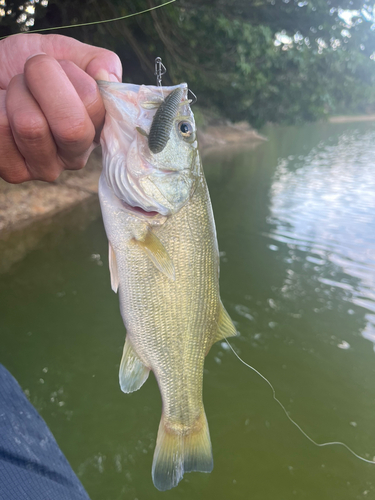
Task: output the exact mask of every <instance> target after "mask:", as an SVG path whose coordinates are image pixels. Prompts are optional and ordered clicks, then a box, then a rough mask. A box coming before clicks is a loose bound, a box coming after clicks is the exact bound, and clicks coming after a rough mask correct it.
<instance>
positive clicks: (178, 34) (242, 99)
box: [0, 0, 375, 126]
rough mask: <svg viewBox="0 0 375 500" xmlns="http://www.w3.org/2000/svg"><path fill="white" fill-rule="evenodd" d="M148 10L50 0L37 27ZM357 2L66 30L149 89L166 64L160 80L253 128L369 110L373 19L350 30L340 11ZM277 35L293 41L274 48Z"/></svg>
mask: <svg viewBox="0 0 375 500" xmlns="http://www.w3.org/2000/svg"><path fill="white" fill-rule="evenodd" d="M6 1H7V3H8V4H9V2H10V0H6ZM15 1H18V0H14V1H13V4H14V5H15V6H16V4H15V3H14V2H15ZM160 3H161V1H160ZM153 5H154V4H153V2H152V1H151V0H133V1H130V0H127V1H125V0H108V1H106V2H100V1H99V0H84V1H81V2H79V5H78V4H77V2H76V1H73V0H65V1H64V2H61V1H58V0H51V1H50V4H49V6H48V8H46V9H41V8H39V9H38V10H37V19H36V25H35V27H36V28H37V27H47V26H51V25H52V26H56V25H59V24H72V23H77V22H90V21H96V20H99V19H108V18H111V17H118V16H122V15H126V14H129V13H134V12H138V11H141V10H144V9H146V8H148V7H151V6H153ZM363 6H364V3H363V1H360V0H306V1H304V0H226V1H223V0H186V1H184V0H178V1H177V2H176V3H175V4H173V5H170V6H168V7H165V8H162V9H159V10H155V11H153V12H151V13H148V14H144V15H142V16H139V17H135V18H132V19H129V20H125V21H121V22H116V23H111V24H103V25H101V26H95V27H84V28H79V29H76V30H69V31H67V32H66V31H63V32H62V33H63V34H68V35H70V36H74V37H76V38H78V39H81V40H82V41H85V42H88V43H94V44H97V45H101V46H105V47H107V48H110V49H112V50H115V51H116V52H117V53H118V54H119V55H120V57H121V58H122V61H123V65H124V81H132V82H143V83H154V82H155V80H154V75H153V70H154V68H153V61H154V58H155V57H156V56H161V57H162V58H163V62H164V63H165V65H166V66H167V68H168V73H167V75H166V76H165V78H164V83H166V84H168V83H178V82H180V81H187V82H188V83H189V86H190V87H191V88H192V89H193V91H194V92H195V93H196V94H197V95H198V97H199V105H200V107H201V109H202V108H205V107H206V108H209V109H211V110H212V109H213V110H216V112H218V113H220V115H221V116H223V117H225V118H227V119H230V120H232V121H239V120H248V121H249V122H250V123H251V124H252V125H255V126H260V125H262V124H264V123H265V122H268V121H272V122H278V123H281V122H286V123H294V122H298V121H306V120H308V121H311V120H316V119H318V118H321V117H324V116H326V115H327V114H337V113H363V112H368V111H373V110H375V90H374V89H375V61H373V60H371V59H370V56H371V54H372V51H374V50H375V44H374V37H375V34H374V31H372V30H371V29H370V25H371V23H370V22H366V20H365V19H366V16H364V15H362V14H361V12H359V11H358V12H352V13H353V18H352V25H351V26H347V25H346V24H345V22H344V21H343V19H342V18H340V17H339V15H338V13H339V9H345V8H348V9H352V10H353V9H361V8H363ZM364 8H365V10H366V9H367V10H366V12H367V13H368V16H373V13H372V11H371V8H370V7H369V6H366V5H365V7H364ZM368 16H367V17H368ZM10 21H11V19H10V18H5V19H3V21H1V22H0V35H1V34H3V33H2V30H3V32H4V34H6V33H9V32H15V31H17V29H18V28H19V25H17V23H15V19H14V16H13V24H12V22H10ZM374 26H375V25H374ZM2 27H3V28H2ZM343 29H345V30H346V32H345V31H342V30H343ZM281 32H282V33H283V34H284V35H289V37H293V36H294V35H295V34H296V33H297V35H298V36H297V37H296V38H295V41H294V43H282V42H280V43H279V44H276V45H275V36H276V34H277V33H281ZM348 33H349V35H348ZM203 121H204V120H203Z"/></svg>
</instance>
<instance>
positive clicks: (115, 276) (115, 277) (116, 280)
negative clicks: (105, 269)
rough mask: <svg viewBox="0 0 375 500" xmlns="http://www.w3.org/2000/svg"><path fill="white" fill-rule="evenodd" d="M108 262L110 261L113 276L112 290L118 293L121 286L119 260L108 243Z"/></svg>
mask: <svg viewBox="0 0 375 500" xmlns="http://www.w3.org/2000/svg"><path fill="white" fill-rule="evenodd" d="M108 261H109V272H110V275H111V288H112V290H113V291H114V292H115V293H117V290H118V285H119V278H118V270H117V260H116V255H115V252H114V250H113V247H112V245H111V243H110V242H108Z"/></svg>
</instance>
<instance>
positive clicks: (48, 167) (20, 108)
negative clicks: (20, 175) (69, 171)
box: [6, 75, 64, 181]
mask: <svg viewBox="0 0 375 500" xmlns="http://www.w3.org/2000/svg"><path fill="white" fill-rule="evenodd" d="M6 109H7V115H8V117H9V126H10V130H11V132H12V134H13V140H14V142H15V145H16V146H17V148H18V152H17V153H18V154H15V152H14V148H13V154H12V155H11V157H12V158H14V160H13V162H14V164H15V165H17V168H18V170H19V171H21V170H24V171H25V170H27V171H28V174H29V175H31V177H32V178H33V179H39V180H44V181H54V180H56V179H57V177H58V176H59V175H60V173H61V171H62V170H63V167H64V165H63V162H62V161H61V160H60V158H58V156H57V148H56V144H55V142H54V140H53V137H52V134H51V131H50V129H49V126H48V123H47V120H46V118H45V116H44V114H43V112H42V111H41V109H40V107H39V105H38V103H37V102H36V101H35V99H34V97H33V96H32V94H31V92H30V91H29V89H28V88H27V87H26V84H25V79H24V75H17V76H15V77H14V78H13V79H12V81H11V82H10V84H9V86H8V90H7V99H6Z"/></svg>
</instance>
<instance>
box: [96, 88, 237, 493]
mask: <svg viewBox="0 0 375 500" xmlns="http://www.w3.org/2000/svg"><path fill="white" fill-rule="evenodd" d="M100 89H101V92H102V96H103V100H104V103H105V106H106V110H107V114H106V123H105V126H104V129H103V133H102V139H101V140H102V146H103V173H102V175H101V178H100V183H99V196H100V202H101V207H102V213H103V220H104V224H105V228H106V232H107V236H108V240H109V244H110V250H109V262H110V270H111V284H112V288H113V289H114V290H115V291H117V290H118V292H119V298H120V310H121V314H122V317H123V320H124V324H125V327H126V332H127V335H126V341H125V346H124V353H123V358H122V360H121V365H120V385H121V388H122V390H123V391H124V392H133V391H134V390H137V389H139V388H140V387H141V386H142V384H143V383H144V382H145V381H146V379H147V377H148V374H149V371H150V370H152V371H153V372H154V374H155V377H156V380H157V382H158V385H159V389H160V393H161V397H162V403H163V411H162V417H161V421H160V425H159V431H158V438H157V442H156V448H155V453H154V460H153V467H152V476H153V481H154V484H155V486H156V487H157V488H158V489H160V490H166V489H170V488H172V487H174V486H176V485H177V484H178V482H179V481H180V480H181V479H182V477H183V474H184V472H190V471H194V470H195V471H202V472H210V471H211V470H212V467H213V460H212V450H211V441H210V436H209V431H208V425H207V420H206V416H205V412H204V407H203V401H202V391H203V365H204V358H205V356H206V354H207V353H208V351H209V349H210V347H211V345H212V344H213V343H214V342H216V341H217V340H219V339H220V338H224V337H228V336H231V335H235V333H236V331H235V328H234V326H233V324H232V322H231V320H230V318H229V316H228V314H227V313H226V311H225V309H224V307H223V305H222V303H221V300H220V294H219V252H218V246H217V239H216V230H215V222H214V218H213V213H212V208H211V202H210V197H209V193H208V189H207V185H206V181H205V178H204V174H203V170H202V167H201V163H200V158H199V153H198V149H197V141H196V137H195V123H194V117H193V115H192V113H191V110H190V107H189V104H188V101H187V99H186V95H187V87H186V84H181V85H179V86H177V87H167V88H164V89H163V92H164V93H165V94H166V95H167V96H172V98H170V99H169V100H168V97H166V99H165V101H164V102H163V103H162V104H160V97H159V95H160V94H159V92H160V89H159V88H158V89H157V88H155V87H151V86H150V87H146V86H136V85H130V84H112V83H106V82H101V83H100ZM176 90H178V92H176ZM176 95H177V96H178V100H177V103H176V97H175V96H176ZM150 102H151V104H152V102H155V106H154V107H157V106H158V105H159V106H164V107H167V108H168V102H170V103H171V104H170V106H171V107H170V108H169V109H165V108H164V109H163V110H162V111H163V113H162V115H161V113H159V114H158V111H156V112H155V109H152V106H150ZM159 109H160V108H159ZM163 115H166V116H168V117H169V118H168V119H171V117H172V119H173V120H172V125H171V126H170V132H169V136H168V137H167V141H166V143H165V145H164V148H163V150H162V151H161V152H159V153H157V154H155V153H153V151H152V150H151V148H150V147H149V144H148V137H147V135H148V132H147V131H149V130H150V129H152V126H153V120H156V119H158V120H160V116H163ZM168 126H169V125H168Z"/></svg>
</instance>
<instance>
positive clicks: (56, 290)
mask: <svg viewBox="0 0 375 500" xmlns="http://www.w3.org/2000/svg"><path fill="white" fill-rule="evenodd" d="M265 133H266V135H267V136H268V137H269V141H268V142H266V143H262V144H260V145H259V146H258V147H256V148H255V149H253V150H250V149H246V148H245V149H243V148H242V149H237V150H226V151H220V152H219V153H216V154H214V153H212V154H210V155H208V156H206V157H205V158H204V165H205V170H206V173H207V178H208V183H209V187H210V191H211V196H212V202H213V207H214V212H215V216H216V222H217V231H218V239H219V245H220V249H221V252H222V259H221V290H222V292H221V293H222V298H223V301H224V304H225V306H226V308H227V310H228V311H229V313H230V314H231V316H232V318H233V320H234V321H235V322H236V325H237V327H238V330H239V331H240V334H241V335H240V337H238V338H236V339H234V340H232V345H234V346H235V348H236V350H237V352H238V353H239V354H240V355H241V356H242V357H243V359H244V360H246V361H247V362H248V363H251V364H252V365H253V366H255V367H256V368H257V369H258V370H260V371H261V372H262V373H263V374H264V375H265V376H266V377H268V378H269V379H270V380H271V382H272V383H273V384H274V386H275V389H276V393H277V396H278V397H279V398H280V399H281V401H282V402H283V403H284V404H285V406H286V408H287V410H288V411H289V412H290V415H291V416H292V417H293V418H294V419H295V420H297V422H298V423H299V424H300V425H301V426H302V427H303V429H304V430H305V431H306V432H308V433H309V434H310V435H311V436H312V437H313V438H314V439H315V440H317V441H319V442H321V441H331V440H342V441H345V442H346V443H347V444H348V445H349V446H351V447H352V448H353V449H354V450H355V451H356V452H357V453H359V454H361V455H364V456H366V457H368V458H372V457H373V456H374V455H375V432H374V420H375V382H374V380H375V352H374V345H375V231H374V229H375V125H374V124H351V125H329V124H323V125H322V124H319V125H311V126H304V127H299V128H277V129H269V130H266V131H265ZM91 209H92V211H93V213H95V210H96V209H97V206H96V207H94V206H93V207H91ZM82 211H83V207H81V208H78V209H75V211H73V212H72V213H71V214H70V215H69V216H67V217H65V219H64V220H62V221H61V223H59V224H56V226H55V229H54V230H53V231H51V232H50V233H48V234H47V235H45V236H43V239H42V240H41V241H40V242H39V244H37V245H36V246H35V248H34V249H33V250H32V251H31V252H29V253H28V255H27V256H26V257H25V258H24V259H23V260H21V261H19V262H18V263H16V264H14V265H13V266H12V267H11V269H10V270H9V271H8V272H7V273H4V274H2V275H1V277H0V308H1V351H0V361H1V362H2V363H4V364H5V366H6V367H7V368H8V369H9V370H10V371H11V372H12V373H13V374H14V375H15V377H16V378H17V379H18V380H19V382H20V384H21V385H22V387H23V388H24V389H25V390H27V393H28V394H29V395H30V400H31V401H32V402H33V404H34V405H35V406H36V407H37V409H38V410H39V411H40V413H41V414H42V416H43V417H44V418H45V420H46V421H47V423H48V424H49V426H50V427H51V429H52V431H53V433H54V435H55V437H56V439H57V441H58V442H59V444H60V446H61V448H62V449H63V451H64V453H65V454H66V456H67V458H68V459H69V461H70V463H71V464H72V466H73V468H74V470H75V471H76V472H77V474H78V475H79V477H80V478H81V480H82V482H83V484H84V485H85V487H86V489H87V491H88V492H89V494H90V495H91V497H92V499H93V500H120V499H130V500H135V499H138V500H143V499H148V500H149V499H150V500H151V499H158V498H166V499H172V498H173V499H191V498H194V499H197V500H198V499H207V498H215V499H229V498H230V499H247V498H251V499H253V500H269V499H271V498H272V499H278V500H289V499H292V498H297V499H311V500H316V499H318V498H319V500H328V499H329V500H334V499H339V500H353V499H362V498H375V465H374V466H372V465H368V464H365V463H363V462H360V461H358V460H357V459H356V458H354V457H353V456H352V455H350V454H349V453H348V452H347V451H346V450H345V449H343V448H340V447H331V448H317V447H315V446H314V445H312V444H311V443H310V442H309V441H308V440H307V439H306V438H305V437H304V436H303V435H302V434H301V433H300V432H299V431H298V430H297V429H296V428H295V427H294V426H293V425H292V424H291V423H290V422H289V421H288V420H287V418H286V417H285V415H284V414H283V412H282V410H281V409H280V407H278V406H277V404H276V403H275V402H274V401H273V400H272V394H271V390H270V388H269V387H268V386H267V385H266V384H265V382H264V381H262V379H260V378H259V377H258V376H257V375H256V374H255V373H253V372H252V371H251V370H249V369H248V368H246V367H245V366H243V365H242V364H241V363H240V362H239V361H238V360H237V359H236V358H235V356H234V355H233V353H232V352H230V351H229V350H228V349H227V346H226V345H225V344H222V345H220V344H217V345H215V346H214V347H213V349H212V350H211V352H210V354H209V356H208V357H207V360H206V365H205V368H206V370H205V375H204V402H205V408H206V413H207V417H208V421H209V425H210V431H211V439H212V443H213V452H214V461H215V467H214V471H213V472H212V474H199V473H193V474H187V475H185V478H184V480H183V481H182V482H181V483H180V485H179V486H178V487H177V488H175V489H174V490H172V491H169V492H165V493H160V492H158V491H157V490H156V489H155V488H154V487H153V485H152V481H151V463H152V455H153V449H154V445H155V438H156V432H157V428H158V424H159V418H160V412H161V401H160V396H159V391H158V388H157V385H156V383H155V379H154V378H153V377H150V380H149V381H148V382H147V383H146V384H145V386H144V387H143V388H142V389H141V390H140V391H138V392H136V393H134V394H132V395H124V394H122V393H121V391H120V389H119V387H118V382H117V372H118V367H119V361H120V357H121V351H122V345H123V340H124V333H125V332H124V327H123V324H122V320H121V318H120V314H119V310H118V299H117V296H116V295H114V294H113V293H112V292H111V289H110V284H109V273H108V269H107V241H106V238H105V234H104V229H103V225H102V221H101V219H100V217H99V218H96V220H94V221H91V222H90V221H86V223H79V224H77V223H75V222H76V221H77V220H80V217H81V218H82ZM66 219H68V220H71V221H72V224H68V225H66ZM83 219H84V218H83ZM73 222H74V224H73ZM64 224H65V225H64Z"/></svg>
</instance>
